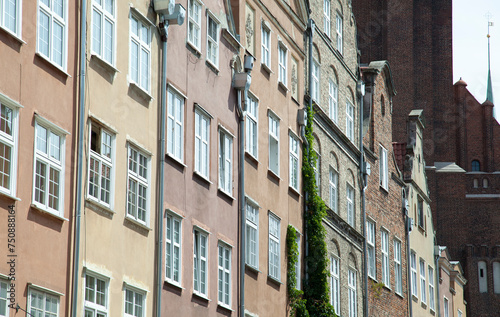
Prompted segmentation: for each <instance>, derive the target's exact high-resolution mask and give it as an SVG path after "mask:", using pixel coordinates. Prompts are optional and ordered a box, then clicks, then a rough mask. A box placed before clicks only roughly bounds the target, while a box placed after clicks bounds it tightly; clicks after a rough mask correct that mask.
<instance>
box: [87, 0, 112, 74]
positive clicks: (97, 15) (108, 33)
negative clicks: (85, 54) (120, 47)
mask: <svg viewBox="0 0 500 317" xmlns="http://www.w3.org/2000/svg"><path fill="white" fill-rule="evenodd" d="M115 25H116V15H115V0H93V1H92V53H94V54H95V55H97V56H99V57H100V58H101V59H103V60H104V61H106V62H107V63H109V64H110V65H114V64H115V37H116V36H115Z"/></svg>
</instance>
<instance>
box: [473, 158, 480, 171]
mask: <svg viewBox="0 0 500 317" xmlns="http://www.w3.org/2000/svg"><path fill="white" fill-rule="evenodd" d="M480 170H481V164H480V163H479V161H478V160H474V161H472V171H473V172H479V171H480Z"/></svg>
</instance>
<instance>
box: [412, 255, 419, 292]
mask: <svg viewBox="0 0 500 317" xmlns="http://www.w3.org/2000/svg"><path fill="white" fill-rule="evenodd" d="M410 270H411V294H412V295H413V296H415V297H418V294H417V255H416V254H415V252H412V253H411V255H410Z"/></svg>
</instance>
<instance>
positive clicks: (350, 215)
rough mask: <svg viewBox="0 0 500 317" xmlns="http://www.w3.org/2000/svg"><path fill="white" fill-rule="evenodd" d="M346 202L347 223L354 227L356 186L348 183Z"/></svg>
mask: <svg viewBox="0 0 500 317" xmlns="http://www.w3.org/2000/svg"><path fill="white" fill-rule="evenodd" d="M346 196H347V197H346V202H347V223H348V224H349V225H351V226H352V227H354V225H355V221H356V220H355V217H354V188H353V187H352V186H351V185H349V184H347V186H346Z"/></svg>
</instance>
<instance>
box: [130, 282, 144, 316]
mask: <svg viewBox="0 0 500 317" xmlns="http://www.w3.org/2000/svg"><path fill="white" fill-rule="evenodd" d="M145 300H146V295H145V294H144V293H142V292H137V291H135V290H132V289H128V288H126V289H125V316H126V317H128V316H131V317H132V316H133V317H142V316H144V315H145V314H144V311H145Z"/></svg>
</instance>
